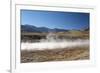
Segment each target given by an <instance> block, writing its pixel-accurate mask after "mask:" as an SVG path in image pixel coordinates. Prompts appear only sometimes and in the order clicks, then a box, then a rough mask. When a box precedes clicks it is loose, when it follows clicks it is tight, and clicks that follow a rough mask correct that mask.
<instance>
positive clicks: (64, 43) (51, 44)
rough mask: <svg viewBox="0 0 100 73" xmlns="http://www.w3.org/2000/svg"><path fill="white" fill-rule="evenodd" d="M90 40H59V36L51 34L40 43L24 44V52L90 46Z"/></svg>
mask: <svg viewBox="0 0 100 73" xmlns="http://www.w3.org/2000/svg"><path fill="white" fill-rule="evenodd" d="M88 45H89V40H82V39H77V40H67V39H59V38H58V36H57V35H55V34H52V33H49V34H48V35H47V37H46V39H41V40H40V42H33V43H32V42H22V43H21V49H22V50H44V49H62V48H68V47H78V46H88Z"/></svg>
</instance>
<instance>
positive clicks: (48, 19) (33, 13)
mask: <svg viewBox="0 0 100 73" xmlns="http://www.w3.org/2000/svg"><path fill="white" fill-rule="evenodd" d="M21 24H22V25H25V24H29V25H34V26H37V27H48V28H51V29H53V28H60V29H67V30H72V29H76V30H80V29H84V28H88V27H89V13H78V12H60V11H59V12H58V11H40V10H21Z"/></svg>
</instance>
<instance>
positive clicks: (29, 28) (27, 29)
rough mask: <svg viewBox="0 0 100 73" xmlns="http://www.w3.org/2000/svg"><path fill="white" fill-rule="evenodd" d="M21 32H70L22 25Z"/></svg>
mask: <svg viewBox="0 0 100 73" xmlns="http://www.w3.org/2000/svg"><path fill="white" fill-rule="evenodd" d="M21 31H22V32H65V31H68V30H66V29H59V28H54V29H50V28H47V27H36V26H33V25H21Z"/></svg>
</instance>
